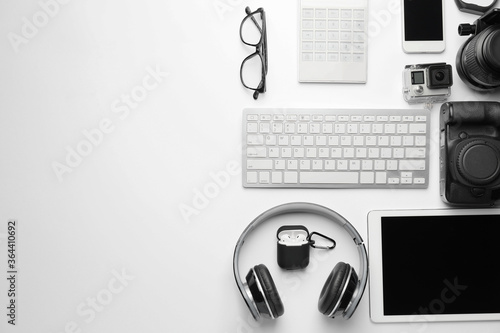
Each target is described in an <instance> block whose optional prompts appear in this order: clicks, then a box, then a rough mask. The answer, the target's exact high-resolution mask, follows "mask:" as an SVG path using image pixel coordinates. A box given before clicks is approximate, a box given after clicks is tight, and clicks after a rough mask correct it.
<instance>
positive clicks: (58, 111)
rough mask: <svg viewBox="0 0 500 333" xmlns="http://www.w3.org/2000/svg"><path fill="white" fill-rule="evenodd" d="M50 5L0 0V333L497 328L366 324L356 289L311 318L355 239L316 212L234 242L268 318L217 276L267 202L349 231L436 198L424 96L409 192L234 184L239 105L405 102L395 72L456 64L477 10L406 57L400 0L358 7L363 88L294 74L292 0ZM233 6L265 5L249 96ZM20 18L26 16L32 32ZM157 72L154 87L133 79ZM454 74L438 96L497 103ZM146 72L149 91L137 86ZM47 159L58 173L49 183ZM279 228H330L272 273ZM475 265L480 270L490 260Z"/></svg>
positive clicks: (434, 203)
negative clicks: (278, 313) (418, 154)
mask: <svg viewBox="0 0 500 333" xmlns="http://www.w3.org/2000/svg"><path fill="white" fill-rule="evenodd" d="M62 2H63V1H62V0H61V3H60V4H59V5H58V6H57V7H55V6H53V4H54V2H53V1H52V2H50V1H49V0H42V1H41V3H42V4H43V3H52V7H50V8H51V9H50V10H49V11H51V13H50V14H51V15H50V16H49V15H48V14H44V12H43V8H42V7H43V6H42V5H41V4H40V2H38V1H34V0H30V1H14V0H3V1H2V2H1V3H0V51H1V52H0V54H1V58H0V73H1V75H0V147H1V149H0V151H1V162H0V228H1V229H0V233H1V237H2V238H0V241H1V244H0V262H1V268H2V272H6V270H7V268H6V262H7V248H6V228H7V221H8V220H9V219H17V221H18V243H17V255H18V258H17V260H18V261H17V265H18V269H19V275H18V281H17V282H18V285H17V292H18V294H17V318H16V326H15V327H13V326H12V325H9V324H7V319H8V317H7V316H6V314H7V309H6V308H5V307H6V306H4V305H6V304H7V301H8V298H7V289H8V286H7V283H6V279H4V278H2V279H1V280H0V281H1V283H0V304H2V307H1V309H3V310H0V327H2V331H5V332H35V331H36V332H42V333H43V332H47V333H48V332H51V333H52V332H54V333H55V332H221V333H232V332H271V331H273V332H301V331H305V330H306V331H309V332H312V331H314V332H331V331H333V330H340V329H342V331H344V332H357V333H359V332H384V333H390V332H398V333H399V332H401V333H402V332H429V333H431V332H498V331H499V330H500V324H499V323H498V322H467V323H420V322H415V323H404V324H374V323H372V322H371V321H370V318H369V306H368V305H369V297H368V293H366V294H365V297H364V298H363V300H362V302H361V305H360V306H359V308H358V311H357V312H356V313H355V314H354V316H353V318H352V319H351V320H349V321H343V320H338V319H337V320H333V321H332V320H330V319H328V318H326V317H324V316H323V315H321V314H320V313H319V312H318V311H317V298H318V295H319V292H320V290H321V287H322V284H323V281H325V279H326V276H327V275H328V273H329V272H330V270H331V269H332V268H333V266H334V265H335V263H336V262H337V261H339V260H345V261H348V262H351V263H352V264H353V265H354V266H355V267H357V253H356V250H355V247H354V246H353V245H352V244H350V243H349V242H345V241H343V240H344V238H345V237H344V236H345V235H344V234H343V232H342V231H338V230H335V229H334V228H332V229H330V226H329V225H328V224H327V223H325V222H324V221H317V222H318V224H317V226H316V225H315V224H314V221H311V224H309V219H308V220H305V218H304V219H302V218H301V219H300V220H297V219H298V217H294V218H291V219H277V220H278V221H275V222H274V224H273V223H269V224H267V225H266V226H265V227H263V228H261V229H259V230H258V231H256V232H255V234H254V236H255V237H253V240H254V242H252V241H251V240H250V241H249V243H248V244H247V245H246V247H245V249H244V250H246V249H249V250H247V251H244V253H243V254H242V271H243V272H246V271H247V270H248V269H249V268H250V267H251V265H254V264H258V263H265V264H266V265H267V266H268V267H269V269H270V271H271V273H272V274H273V277H274V280H275V282H276V284H277V286H278V289H279V291H280V294H281V295H282V298H283V302H284V304H285V314H284V316H283V317H281V318H279V319H278V320H276V321H273V322H271V321H269V320H266V321H264V322H262V323H255V322H254V321H253V320H252V319H251V316H250V314H249V312H248V310H247V308H246V306H245V304H244V302H243V300H242V299H241V297H240V295H239V293H238V290H237V288H236V285H235V283H234V279H233V275H232V269H231V264H232V251H233V248H234V245H235V243H236V240H237V239H238V237H239V235H240V233H241V231H242V230H243V229H244V227H245V226H246V225H247V224H248V223H249V222H250V221H251V220H252V219H253V218H254V217H255V216H257V215H258V214H260V213H261V212H262V211H264V210H266V209H268V208H270V207H272V206H274V205H277V204H281V203H285V202H290V201H309V202H315V203H319V204H323V205H326V206H328V207H330V208H332V209H334V210H336V211H337V212H339V213H340V214H342V215H343V216H344V217H346V218H347V219H348V220H350V221H351V222H352V223H353V224H354V225H355V226H356V227H357V228H358V230H359V231H360V233H361V234H362V235H363V237H365V238H366V227H367V225H366V215H367V213H368V212H369V211H370V210H373V209H396V208H417V209H420V208H440V207H445V205H444V204H443V203H442V201H441V199H440V196H439V179H438V173H439V165H438V160H439V152H438V143H437V142H438V135H437V134H438V111H437V110H438V106H435V107H434V109H433V111H432V123H431V127H432V133H431V141H432V142H431V150H430V168H431V169H430V185H429V188H428V189H425V190H357V189H353V190H314V189H308V190H306V189H300V190H297V189H296V190H279V189H278V190H276V189H244V188H243V187H242V186H241V172H240V171H238V170H237V171H236V172H234V167H235V166H236V167H239V166H241V149H240V148H241V120H242V119H241V114H242V112H241V111H242V109H243V108H245V107H318V108H323V107H324V108H404V109H408V108H410V106H408V105H407V104H406V102H405V101H404V100H403V97H402V95H401V76H402V75H401V73H402V70H403V68H404V66H405V65H407V64H414V63H426V62H436V61H439V62H447V63H450V64H452V65H453V66H454V67H455V56H456V53H457V50H458V48H459V46H460V45H461V44H462V43H463V42H464V41H465V40H466V38H465V37H460V36H458V34H457V32H456V30H457V26H458V24H459V23H472V22H473V21H474V20H475V19H476V18H477V17H476V16H474V15H470V14H464V13H461V12H459V11H458V10H457V8H456V7H455V5H454V3H453V2H452V1H447V3H446V37H447V49H446V51H445V52H444V53H442V54H437V55H408V54H405V53H403V51H402V49H401V41H400V38H401V28H400V25H401V20H400V19H401V15H400V12H399V2H398V1H396V0H378V1H370V4H369V10H370V15H369V18H370V39H369V47H368V59H369V61H368V82H367V83H366V84H363V85H329V84H299V83H298V82H297V11H298V2H297V1H284V0H282V1H269V2H264V1H250V0H249V1H240V0H185V1H171V0H169V1H160V0H143V1H130V0H121V1H119V0H105V1H97V0H88V1H78V0H73V1H66V2H67V3H64V4H63V3H62ZM247 5H248V6H250V8H251V9H256V8H258V7H261V6H262V7H264V8H265V10H266V14H267V21H268V43H269V74H268V77H267V80H268V91H267V92H266V93H265V94H263V95H261V96H260V98H259V100H258V101H254V100H253V99H252V97H251V92H250V91H248V90H246V89H244V88H243V87H242V85H241V83H240V80H239V74H238V73H239V66H240V63H241V60H242V59H243V58H244V57H246V56H247V55H248V54H250V53H251V52H253V51H254V50H252V49H251V48H249V47H247V46H245V45H244V44H242V43H241V41H240V39H239V34H238V30H239V24H240V22H241V20H242V19H243V17H244V16H245V6H247ZM46 10H47V9H46ZM44 18H45V19H44ZM33 22H35V23H36V24H37V25H38V27H36V26H35V29H33V28H32V29H31V30H30V29H29V28H27V26H28V25H29V24H33ZM16 36H17V37H16ZM16 41H17V42H16ZM155 70H156V71H158V72H160V74H161V75H159V76H157V79H158V80H157V81H155V80H153V79H152V77H151V75H150V74H149V72H151V71H155ZM166 73H168V75H166ZM454 79H455V84H454V86H453V88H452V90H453V91H452V98H451V99H452V100H495V99H498V97H499V94H498V92H497V93H495V94H493V95H481V94H477V93H474V92H473V91H471V90H470V89H468V88H467V87H466V86H465V84H463V82H461V81H460V79H459V77H458V75H456V72H455V76H454ZM144 80H145V82H146V84H149V85H148V87H149V88H151V89H150V90H144V89H143V88H141V86H142V84H143V81H144ZM133 92H134V93H136V94H140V92H146V94H144V95H143V96H141V97H143V98H141V99H142V100H141V101H139V102H138V103H136V104H134V108H128V111H130V112H129V113H125V111H127V108H126V107H125V105H126V104H124V100H123V98H126V95H130V94H131V93H133ZM136 96H139V95H136ZM119 107H121V109H119ZM414 107H419V106H414ZM115 111H118V112H115ZM103 123H104V124H107V125H105V126H104V127H100V126H102V124H103ZM98 129H100V131H101V130H102V129H107V133H103V134H102V136H99V135H98V134H95V135H96V136H94V142H95V144H92V145H91V146H89V145H88V143H89V140H88V139H87V138H86V136H85V134H84V133H97V132H96V131H97V130H98ZM101 133H102V132H101ZM78 148H80V150H81V151H83V152H85V155H86V156H80V157H81V160H77V159H76V158H75V157H74V156H73V160H72V165H73V166H68V163H67V161H66V159H67V158H69V157H68V154H70V153H69V152H70V151H72V150H77V149H78ZM85 149H87V150H85ZM70 162H71V158H70ZM58 163H59V164H58ZM54 165H59V166H61V165H66V167H67V169H64V170H65V172H63V173H62V174H59V177H58V175H57V172H56V171H55V169H54ZM66 171H67V172H66ZM69 171H71V172H69ZM215 178H217V179H218V180H219V185H217V183H216V182H215V180H214V179H215ZM200 193H207V194H208V197H207V195H206V194H203V197H204V198H205V199H203V198H202V197H201V196H202V195H201V194H200ZM182 211H184V214H183V213H182ZM186 212H188V213H186ZM291 222H293V223H303V224H306V225H307V226H308V227H309V229H310V230H311V231H312V230H316V231H320V232H324V233H326V234H329V235H331V236H333V237H335V238H336V239H337V240H338V247H337V249H336V250H334V251H332V252H331V253H324V252H320V251H313V254H312V258H311V264H310V265H309V267H308V268H307V269H306V270H305V271H302V272H294V273H290V272H282V271H280V269H279V268H278V266H277V264H276V255H275V231H276V229H277V227H279V226H280V225H282V224H287V223H291ZM321 222H323V223H321ZM343 237H344V238H343ZM368 241H369V240H368ZM476 269H478V274H485V275H486V276H487V272H488V269H490V268H488V267H481V268H476ZM0 274H1V276H4V273H0ZM243 274H244V273H243ZM430 274H432V272H430ZM116 276H121V279H118V278H117V277H116ZM408 287H409V288H411V286H408ZM401 293H404V290H402V291H401Z"/></svg>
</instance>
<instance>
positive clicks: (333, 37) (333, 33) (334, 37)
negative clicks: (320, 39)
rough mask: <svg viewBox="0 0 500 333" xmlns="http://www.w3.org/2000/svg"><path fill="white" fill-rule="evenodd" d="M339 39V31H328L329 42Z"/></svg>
mask: <svg viewBox="0 0 500 333" xmlns="http://www.w3.org/2000/svg"><path fill="white" fill-rule="evenodd" d="M339 37H340V34H339V32H338V31H328V40H339Z"/></svg>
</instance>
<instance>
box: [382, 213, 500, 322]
mask: <svg viewBox="0 0 500 333" xmlns="http://www.w3.org/2000/svg"><path fill="white" fill-rule="evenodd" d="M380 228H381V245H382V274H383V312H384V315H385V316H401V315H403V316H405V315H416V314H417V315H418V314H422V315H436V314H444V315H448V314H477V313H481V314H484V313H500V302H499V301H498V300H499V299H500V269H499V267H498V263H499V260H498V259H499V258H500V242H499V240H498V238H499V236H500V219H499V215H481V216H474V215H462V216H461V215H453V216H382V217H381V226H380Z"/></svg>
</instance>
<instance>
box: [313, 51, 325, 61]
mask: <svg viewBox="0 0 500 333" xmlns="http://www.w3.org/2000/svg"><path fill="white" fill-rule="evenodd" d="M314 60H316V61H325V60H326V53H324V52H318V53H315V54H314Z"/></svg>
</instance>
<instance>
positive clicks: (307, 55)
mask: <svg viewBox="0 0 500 333" xmlns="http://www.w3.org/2000/svg"><path fill="white" fill-rule="evenodd" d="M312 60H313V53H312V52H302V61H312Z"/></svg>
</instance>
